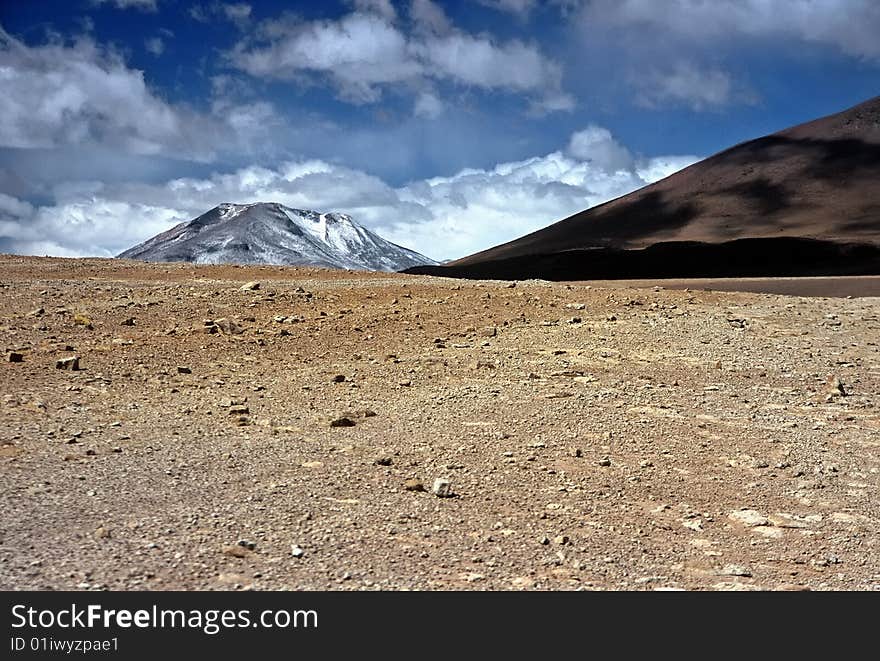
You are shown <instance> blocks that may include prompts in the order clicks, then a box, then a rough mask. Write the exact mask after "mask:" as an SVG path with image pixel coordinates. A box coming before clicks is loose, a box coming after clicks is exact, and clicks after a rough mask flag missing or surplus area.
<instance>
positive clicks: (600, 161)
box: [568, 124, 635, 172]
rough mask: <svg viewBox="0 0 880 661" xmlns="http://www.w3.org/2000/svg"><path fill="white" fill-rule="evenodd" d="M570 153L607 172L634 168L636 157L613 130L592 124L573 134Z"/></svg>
mask: <svg viewBox="0 0 880 661" xmlns="http://www.w3.org/2000/svg"><path fill="white" fill-rule="evenodd" d="M568 153H569V154H570V155H571V156H572V157H574V158H576V159H578V160H581V161H586V162H589V163H592V164H594V165H595V166H596V167H598V168H601V169H602V170H605V171H606V172H618V171H619V170H632V169H633V166H634V164H635V159H634V158H633V156H632V154H631V153H630V152H629V149H627V148H626V147H624V146H623V145H621V144H620V143H619V142H617V141H616V140H615V139H614V136H612V135H611V131H609V130H608V129H605V128H602V127H601V126H596V125H595V124H591V125H590V126H588V127H587V128H585V129H584V130H583V131H578V132H576V133H574V134H573V135H572V136H571V139H570V140H569V142H568Z"/></svg>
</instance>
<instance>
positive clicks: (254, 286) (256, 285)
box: [239, 280, 260, 291]
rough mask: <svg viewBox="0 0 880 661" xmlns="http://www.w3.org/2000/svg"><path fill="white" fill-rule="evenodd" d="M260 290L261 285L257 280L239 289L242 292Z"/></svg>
mask: <svg viewBox="0 0 880 661" xmlns="http://www.w3.org/2000/svg"><path fill="white" fill-rule="evenodd" d="M259 288H260V283H259V282H257V281H256V280H252V281H251V282H246V283H244V284H243V285H242V286H241V287H240V288H239V289H240V290H241V291H256V290H258V289H259Z"/></svg>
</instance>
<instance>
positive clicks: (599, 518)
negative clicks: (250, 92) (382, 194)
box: [0, 256, 880, 590]
mask: <svg viewBox="0 0 880 661" xmlns="http://www.w3.org/2000/svg"><path fill="white" fill-rule="evenodd" d="M687 285H688V286H687V288H684V289H673V288H671V287H666V286H662V283H660V284H659V285H658V286H650V285H649V284H645V283H641V284H640V283H623V284H621V283H601V282H597V283H559V282H556V283H554V282H546V281H537V280H532V281H518V282H502V281H477V280H453V279H447V278H431V277H428V276H408V275H397V274H379V273H356V272H350V271H331V270H321V269H304V268H281V267H234V266H193V265H190V264H143V263H138V262H130V261H124V260H100V259H86V260H70V259H58V258H32V257H17V256H2V257H0V338H2V344H3V350H4V353H3V364H2V365H0V368H2V377H0V383H2V388H0V389H2V394H0V406H2V409H0V410H2V419H3V424H2V426H0V588H2V589H6V590H169V589H172V590H175V589H176V590H219V589H223V590H227V589H229V590H243V589H254V590H279V589H280V590H313V589H319V590H401V589H417V590H487V589H489V590H579V589H587V590H658V589H663V590H666V589H688V590H756V589H757V590H878V589H880V535H878V532H880V491H878V488H880V306H878V304H880V298H872V297H870V296H867V297H865V296H854V297H850V298H845V297H821V296H813V297H799V296H794V295H779V294H767V293H737V292H720V291H707V290H703V289H702V288H700V283H699V282H696V281H695V282H689V283H687ZM874 285H876V282H875V283H874ZM847 286H849V285H847ZM843 288H844V289H846V286H844V287H843ZM794 289H795V290H796V289H797V288H796V287H795V288H794ZM858 289H859V288H858V287H856V291H855V293H856V294H858ZM790 290H792V287H791V285H790V284H785V285H784V288H783V291H786V292H790ZM869 293H873V294H874V295H875V296H876V294H877V292H876V288H875V290H874V291H873V292H870V291H869ZM71 358H75V359H78V360H69V359H71ZM75 367H78V369H74V368H75Z"/></svg>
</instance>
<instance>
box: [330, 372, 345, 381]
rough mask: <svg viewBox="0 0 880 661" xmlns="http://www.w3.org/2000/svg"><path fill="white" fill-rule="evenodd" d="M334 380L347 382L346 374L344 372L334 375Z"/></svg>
mask: <svg viewBox="0 0 880 661" xmlns="http://www.w3.org/2000/svg"><path fill="white" fill-rule="evenodd" d="M332 381H333V383H344V382H345V375H344V374H337V375H336V376H334V377H333V379H332Z"/></svg>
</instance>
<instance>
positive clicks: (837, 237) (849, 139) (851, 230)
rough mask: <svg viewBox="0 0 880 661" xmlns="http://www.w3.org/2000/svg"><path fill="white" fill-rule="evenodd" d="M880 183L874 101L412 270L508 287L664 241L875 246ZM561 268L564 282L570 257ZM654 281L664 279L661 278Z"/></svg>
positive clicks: (879, 119)
mask: <svg viewBox="0 0 880 661" xmlns="http://www.w3.org/2000/svg"><path fill="white" fill-rule="evenodd" d="M878 182H880V97H875V98H872V99H868V100H867V101H864V102H862V103H860V104H858V105H856V106H853V107H852V108H849V109H847V110H844V111H841V112H839V113H835V114H832V115H828V116H826V117H821V118H818V119H814V120H811V121H808V122H805V123H803V124H799V125H797V126H793V127H790V128H787V129H784V130H782V131H778V132H776V133H773V134H770V135H767V136H763V137H758V138H755V139H752V140H748V141H745V142H742V143H740V144H737V145H734V146H732V147H729V148H727V149H725V150H722V151H720V152H718V153H716V154H713V155H712V156H709V157H707V158H706V159H703V160H702V161H699V162H697V163H694V164H692V165H690V166H688V167H686V168H684V169H682V170H680V171H678V172H676V173H674V174H672V175H670V176H668V177H666V178H664V179H662V180H660V181H657V182H654V183H653V184H650V185H648V186H645V187H643V188H641V189H639V190H637V191H634V192H632V193H629V194H628V195H624V196H622V197H619V198H616V199H614V200H611V201H609V202H606V203H604V204H601V205H598V206H595V207H591V208H589V209H586V210H584V211H581V212H579V213H576V214H574V215H572V216H569V217H568V218H565V219H562V220H560V221H557V222H555V223H552V224H551V225H548V226H547V227H544V228H543V229H540V230H537V231H536V232H532V233H531V234H528V235H525V236H523V237H520V238H518V239H515V240H513V241H509V242H507V243H504V244H500V245H498V246H494V247H492V248H489V249H487V250H483V251H480V252H478V253H474V254H472V255H468V256H466V257H462V258H460V259H457V260H454V261H452V262H450V263H449V264H448V265H447V266H445V267H425V268H422V269H420V268H419V267H416V268H415V269H413V271H414V272H422V273H427V272H430V273H432V274H436V275H449V276H452V277H455V276H456V275H462V274H467V273H468V272H469V270H473V269H475V270H478V271H479V272H480V273H481V274H483V277H498V278H514V279H515V278H516V277H517V274H516V273H515V272H513V271H512V270H511V269H512V267H513V265H514V264H523V263H525V262H522V261H521V259H524V258H528V257H529V256H541V258H542V260H543V262H544V263H548V264H549V262H548V261H547V259H548V256H550V255H554V254H562V253H564V252H568V251H584V252H583V258H584V270H585V273H586V271H589V268H588V267H589V264H588V261H589V255H590V252H589V251H591V250H595V249H606V250H609V251H611V252H610V253H609V254H613V253H615V252H617V251H623V250H639V249H644V248H647V247H649V246H651V245H655V244H659V243H666V242H676V243H682V242H686V243H688V244H694V243H697V244H705V245H710V244H724V243H728V242H731V241H736V240H739V239H771V238H798V239H811V240H816V241H822V242H827V243H830V244H837V243H842V244H867V245H880V185H878ZM750 245H756V244H750ZM831 252H833V250H831V249H830V247H829V249H828V254H831ZM841 254H842V253H841ZM742 257H743V258H744V259H747V258H748V255H747V254H746V253H743V254H742ZM566 259H567V262H568V266H567V267H566V269H565V270H566V272H568V273H571V272H572V268H571V255H568V256H567V257H566ZM489 264H497V268H494V269H493V268H491V267H490V266H488V265H489ZM530 270H531V271H533V270H534V269H531V268H530ZM607 270H608V269H607V268H606V267H603V271H607ZM453 272H454V273H453ZM487 274H493V275H487ZM693 275H694V277H698V276H699V274H698V273H696V272H695V273H693ZM464 277H471V276H468V275H465V276H464ZM533 277H534V276H533ZM538 277H539V276H538ZM617 277H621V278H625V277H626V273H625V272H623V271H621V272H620V273H619V274H618V275H617ZM657 277H665V276H664V275H663V274H662V273H659V272H658V274H657Z"/></svg>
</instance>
